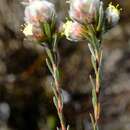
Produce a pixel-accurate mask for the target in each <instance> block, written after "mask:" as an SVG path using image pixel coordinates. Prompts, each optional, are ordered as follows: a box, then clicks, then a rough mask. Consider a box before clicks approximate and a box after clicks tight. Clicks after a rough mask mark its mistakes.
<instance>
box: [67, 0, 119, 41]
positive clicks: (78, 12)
mask: <svg viewBox="0 0 130 130" xmlns="http://www.w3.org/2000/svg"><path fill="white" fill-rule="evenodd" d="M69 16H70V19H71V25H70V24H65V25H64V28H65V31H64V34H65V35H66V37H67V38H68V39H69V40H70V38H71V40H73V41H75V39H76V41H81V40H84V39H85V37H84V35H82V37H81V34H83V33H84V32H85V31H84V30H83V29H80V32H79V29H78V33H77V29H73V28H74V27H73V25H75V23H76V22H77V23H76V25H77V27H75V28H79V26H81V24H82V26H84V27H86V29H87V27H88V26H90V25H92V26H93V28H94V30H95V32H96V31H97V32H98V33H99V32H100V33H102V32H101V31H102V30H104V28H110V27H113V26H115V25H116V24H117V23H118V21H119V19H120V9H118V6H116V7H115V6H114V5H112V4H109V6H108V7H107V9H106V10H104V8H103V2H102V1H100V0H70V9H69ZM67 26H69V27H67ZM106 26H108V27H106ZM68 28H69V30H68ZM69 31H70V32H69ZM86 31H87V30H86ZM104 31H106V30H104ZM66 32H67V33H66ZM68 34H69V36H68ZM78 34H79V35H78ZM85 35H86V34H85Z"/></svg>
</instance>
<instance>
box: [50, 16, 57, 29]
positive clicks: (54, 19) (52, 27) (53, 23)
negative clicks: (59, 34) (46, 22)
mask: <svg viewBox="0 0 130 130" xmlns="http://www.w3.org/2000/svg"><path fill="white" fill-rule="evenodd" d="M55 17H56V16H55V14H52V21H51V30H54V28H55V24H56V18H55Z"/></svg>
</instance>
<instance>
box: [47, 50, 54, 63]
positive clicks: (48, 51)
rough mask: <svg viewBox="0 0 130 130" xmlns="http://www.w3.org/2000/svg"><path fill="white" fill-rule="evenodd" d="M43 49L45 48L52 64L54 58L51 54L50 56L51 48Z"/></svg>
mask: <svg viewBox="0 0 130 130" xmlns="http://www.w3.org/2000/svg"><path fill="white" fill-rule="evenodd" d="M45 50H46V53H47V56H48V58H49V59H50V61H51V64H54V60H53V56H52V53H51V50H50V49H49V48H45Z"/></svg>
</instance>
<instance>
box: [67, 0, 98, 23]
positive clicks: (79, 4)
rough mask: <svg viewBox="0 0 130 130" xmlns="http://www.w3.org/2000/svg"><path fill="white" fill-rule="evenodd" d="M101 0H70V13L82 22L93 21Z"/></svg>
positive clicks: (74, 18)
mask: <svg viewBox="0 0 130 130" xmlns="http://www.w3.org/2000/svg"><path fill="white" fill-rule="evenodd" d="M99 6H100V0H70V11H69V15H70V17H71V18H72V19H73V20H76V21H79V22H80V23H86V22H87V23H91V22H92V21H93V19H94V17H95V16H96V13H97V11H98V10H99Z"/></svg>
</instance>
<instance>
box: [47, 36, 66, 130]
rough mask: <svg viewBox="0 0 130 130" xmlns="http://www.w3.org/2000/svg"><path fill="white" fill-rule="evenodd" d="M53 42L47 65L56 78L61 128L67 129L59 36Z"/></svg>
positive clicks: (57, 104)
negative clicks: (61, 79)
mask: <svg viewBox="0 0 130 130" xmlns="http://www.w3.org/2000/svg"><path fill="white" fill-rule="evenodd" d="M52 43H53V48H49V47H47V48H46V49H45V50H46V53H47V66H48V69H49V70H50V72H51V74H52V77H53V79H54V86H53V91H54V98H53V99H54V104H55V106H56V109H57V113H58V117H59V120H60V124H61V130H66V127H65V123H64V119H63V99H62V94H61V86H60V72H59V65H58V63H59V61H58V60H59V59H58V55H59V54H58V48H57V37H55V39H54V42H52Z"/></svg>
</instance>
